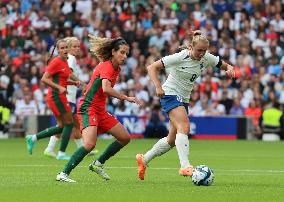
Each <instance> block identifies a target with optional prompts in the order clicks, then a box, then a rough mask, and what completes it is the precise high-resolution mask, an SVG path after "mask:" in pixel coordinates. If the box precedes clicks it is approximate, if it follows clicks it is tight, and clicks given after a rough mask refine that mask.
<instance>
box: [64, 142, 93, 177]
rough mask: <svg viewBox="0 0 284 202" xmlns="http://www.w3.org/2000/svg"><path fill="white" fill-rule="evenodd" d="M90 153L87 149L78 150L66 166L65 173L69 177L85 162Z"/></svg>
mask: <svg viewBox="0 0 284 202" xmlns="http://www.w3.org/2000/svg"><path fill="white" fill-rule="evenodd" d="M88 153H89V151H87V150H86V149H85V147H83V146H82V147H80V148H78V149H77V150H76V151H75V153H74V154H73V155H72V156H71V159H70V160H69V162H68V163H67V164H66V166H65V168H64V170H63V172H64V173H66V174H67V175H69V174H70V173H71V171H72V170H73V169H74V168H75V167H76V166H77V165H78V164H79V163H80V162H81V161H82V160H83V158H84V157H85V156H86V155H87V154H88Z"/></svg>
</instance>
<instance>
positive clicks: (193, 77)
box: [189, 74, 197, 82]
mask: <svg viewBox="0 0 284 202" xmlns="http://www.w3.org/2000/svg"><path fill="white" fill-rule="evenodd" d="M196 78H197V75H196V74H192V76H191V79H189V80H190V81H191V82H193V81H195V79H196Z"/></svg>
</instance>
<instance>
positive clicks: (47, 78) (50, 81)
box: [41, 72, 66, 93]
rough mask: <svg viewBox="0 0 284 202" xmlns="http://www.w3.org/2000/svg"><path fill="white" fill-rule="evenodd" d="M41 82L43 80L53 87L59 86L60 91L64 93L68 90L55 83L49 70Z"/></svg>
mask: <svg viewBox="0 0 284 202" xmlns="http://www.w3.org/2000/svg"><path fill="white" fill-rule="evenodd" d="M41 82H43V83H44V84H46V85H48V86H50V87H52V88H57V89H58V90H59V92H60V93H64V92H66V88H64V87H62V86H60V85H58V84H56V83H54V82H53V81H52V80H51V75H50V74H49V73H48V72H45V73H44V74H43V76H42V78H41Z"/></svg>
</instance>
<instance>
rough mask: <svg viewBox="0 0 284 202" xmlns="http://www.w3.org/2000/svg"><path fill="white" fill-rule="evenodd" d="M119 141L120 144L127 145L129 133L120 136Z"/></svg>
mask: <svg viewBox="0 0 284 202" xmlns="http://www.w3.org/2000/svg"><path fill="white" fill-rule="evenodd" d="M119 142H120V143H121V144H122V145H127V144H128V143H129V142H130V137H129V135H127V136H124V137H122V138H120V139H119Z"/></svg>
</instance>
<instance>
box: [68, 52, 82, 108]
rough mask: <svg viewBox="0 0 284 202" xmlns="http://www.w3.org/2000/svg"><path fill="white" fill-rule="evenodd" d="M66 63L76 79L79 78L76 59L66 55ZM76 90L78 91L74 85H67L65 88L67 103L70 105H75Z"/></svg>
mask: <svg viewBox="0 0 284 202" xmlns="http://www.w3.org/2000/svg"><path fill="white" fill-rule="evenodd" d="M67 62H68V66H69V67H70V69H71V70H72V73H73V74H74V75H75V76H77V77H78V76H79V67H78V65H77V61H76V57H75V56H73V55H70V54H68V60H67ZM77 89H78V87H77V86H74V85H68V86H67V92H68V93H67V95H66V97H67V100H68V102H72V103H75V104H76V95H77Z"/></svg>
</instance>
